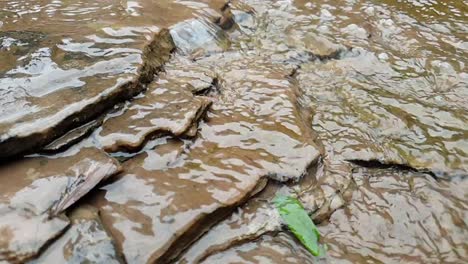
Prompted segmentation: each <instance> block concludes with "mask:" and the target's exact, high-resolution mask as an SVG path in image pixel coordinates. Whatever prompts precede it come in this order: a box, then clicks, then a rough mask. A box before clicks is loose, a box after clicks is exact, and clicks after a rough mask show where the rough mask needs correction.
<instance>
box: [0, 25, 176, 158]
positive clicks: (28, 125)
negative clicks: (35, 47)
mask: <svg viewBox="0 0 468 264" xmlns="http://www.w3.org/2000/svg"><path fill="white" fill-rule="evenodd" d="M173 49H174V46H173V43H172V39H171V36H170V35H169V33H168V31H167V30H161V32H160V33H159V34H157V35H156V36H155V37H154V40H153V41H152V42H150V43H149V44H148V46H146V48H145V49H144V50H143V52H142V53H143V55H142V57H143V61H142V60H141V58H140V55H139V54H138V53H136V54H131V55H128V56H127V57H123V58H119V57H117V58H113V59H109V60H107V61H100V62H97V63H95V64H93V65H90V66H86V67H84V69H83V70H78V69H70V70H63V69H61V68H60V67H59V66H58V65H57V64H56V63H55V62H54V61H53V60H52V59H51V56H52V53H51V50H50V49H49V48H43V49H40V50H39V51H37V52H35V53H33V54H32V55H31V58H30V62H29V64H28V65H26V66H25V67H21V66H18V67H17V68H16V69H14V70H12V71H10V72H7V73H6V74H5V75H4V76H1V77H2V78H0V87H1V88H0V95H3V96H2V97H1V99H0V115H1V116H2V118H0V157H3V158H4V157H9V156H15V155H18V154H21V153H23V152H27V151H31V150H32V149H34V148H37V147H42V146H44V145H45V144H47V143H49V142H50V141H52V140H53V139H55V138H57V137H59V136H61V135H63V134H65V133H66V132H67V131H68V130H69V129H72V128H75V127H76V126H79V125H81V124H83V123H85V122H87V121H89V120H90V119H92V118H94V117H96V116H97V115H99V114H101V113H102V112H104V110H106V109H109V108H110V107H112V106H113V105H114V104H115V103H117V102H120V101H124V100H126V99H129V98H131V97H132V96H134V95H136V94H137V93H139V92H140V91H141V90H142V88H143V86H142V84H144V83H148V82H149V81H151V80H152V79H153V76H154V74H155V73H156V72H157V71H158V70H159V69H160V68H161V67H162V65H163V63H164V62H165V61H167V60H168V59H169V57H170V53H171V52H172V50H173ZM137 68H138V69H139V70H137ZM16 75H20V76H22V77H21V78H19V77H18V78H16V77H15V76H16ZM98 76H99V77H98ZM80 79H88V80H90V82H91V83H92V88H90V87H88V86H86V83H83V82H82V81H80ZM50 83H53V84H54V85H50ZM83 86H84V87H83ZM70 87H75V89H69V88H70ZM65 88H68V89H65Z"/></svg>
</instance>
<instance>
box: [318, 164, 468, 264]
mask: <svg viewBox="0 0 468 264" xmlns="http://www.w3.org/2000/svg"><path fill="white" fill-rule="evenodd" d="M353 178H354V179H355V182H356V184H357V188H355V190H354V191H353V192H352V193H351V197H350V200H349V202H348V204H347V205H346V206H345V207H344V208H342V209H339V210H337V211H336V212H335V213H333V214H332V215H331V217H330V219H329V221H327V222H326V223H324V225H321V226H319V230H320V232H321V233H322V235H323V242H324V243H326V244H327V245H328V247H329V250H328V256H329V261H330V262H332V263H358V262H365V261H367V260H368V259H369V258H372V259H373V260H375V261H377V262H384V263H391V262H412V263H459V262H460V260H462V259H466V256H467V253H468V252H467V249H466V237H467V236H468V231H467V230H468V229H467V226H468V223H467V219H468V215H467V212H466V210H465V209H466V207H467V202H466V198H467V194H468V181H467V180H466V179H460V180H453V182H448V181H445V180H440V181H435V180H434V179H433V178H431V177H430V176H428V175H425V174H421V173H415V172H401V171H396V170H394V169H385V170H382V169H359V170H356V171H355V173H354V174H353ZM461 262H463V261H461Z"/></svg>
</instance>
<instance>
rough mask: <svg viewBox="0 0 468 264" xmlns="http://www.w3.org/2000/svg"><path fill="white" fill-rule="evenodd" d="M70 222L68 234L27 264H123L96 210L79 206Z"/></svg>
mask: <svg viewBox="0 0 468 264" xmlns="http://www.w3.org/2000/svg"><path fill="white" fill-rule="evenodd" d="M70 220H71V225H70V227H69V228H68V230H67V231H66V232H65V233H64V234H63V235H62V236H61V237H60V238H59V239H57V241H55V242H54V243H53V244H51V245H50V246H48V247H47V249H46V250H45V251H44V252H42V253H41V255H40V257H39V258H37V259H35V260H33V261H29V262H28V263H29V264H40V263H44V264H47V263H109V264H111V263H112V264H119V263H123V262H122V260H121V259H120V256H119V254H118V253H117V251H116V249H115V246H114V242H113V240H112V238H111V237H110V236H109V235H108V234H107V233H106V231H105V230H104V227H103V226H102V224H101V222H100V220H99V216H98V210H97V209H96V208H93V207H90V206H86V205H85V206H83V205H80V207H78V208H76V209H74V210H73V211H72V213H71V215H70Z"/></svg>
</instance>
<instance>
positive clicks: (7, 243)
mask: <svg viewBox="0 0 468 264" xmlns="http://www.w3.org/2000/svg"><path fill="white" fill-rule="evenodd" d="M0 213H1V217H0V262H3V263H17V262H23V261H24V260H26V259H29V258H31V257H33V256H34V255H36V254H37V253H38V251H39V250H40V249H41V248H42V247H43V246H44V245H45V244H46V243H47V242H49V241H51V240H52V239H54V238H55V237H57V236H58V235H60V233H61V232H63V230H64V228H66V227H67V226H68V224H69V221H68V219H67V218H66V217H65V216H63V215H60V216H56V217H49V215H48V214H41V215H37V214H35V213H34V212H31V211H28V210H25V209H21V208H20V209H17V208H12V207H11V206H10V205H8V204H4V203H0Z"/></svg>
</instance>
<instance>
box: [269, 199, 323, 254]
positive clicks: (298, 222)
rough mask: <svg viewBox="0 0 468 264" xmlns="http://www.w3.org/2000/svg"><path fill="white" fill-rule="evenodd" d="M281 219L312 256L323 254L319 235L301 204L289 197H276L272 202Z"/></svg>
mask: <svg viewBox="0 0 468 264" xmlns="http://www.w3.org/2000/svg"><path fill="white" fill-rule="evenodd" d="M273 202H274V203H275V206H276V208H277V209H278V211H279V213H280V215H281V217H282V218H283V220H284V221H285V222H286V224H287V225H288V227H289V229H290V230H291V232H293V234H294V235H295V236H296V237H297V239H299V241H301V243H302V244H303V245H304V246H305V247H306V248H307V249H308V250H309V251H310V253H312V255H314V256H319V255H323V254H324V248H323V247H320V246H319V243H318V240H319V238H320V233H319V231H318V229H317V227H316V226H315V224H314V222H312V219H310V217H309V215H308V214H307V212H306V211H305V210H304V207H303V206H302V204H301V203H300V202H299V201H298V200H297V199H296V198H293V197H290V196H277V197H276V198H275V200H274V201H273Z"/></svg>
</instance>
